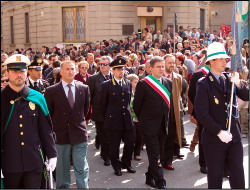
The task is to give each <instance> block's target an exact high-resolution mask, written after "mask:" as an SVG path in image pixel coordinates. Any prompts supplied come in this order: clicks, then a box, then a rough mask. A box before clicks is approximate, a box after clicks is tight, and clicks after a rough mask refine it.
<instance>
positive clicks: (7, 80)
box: [1, 79, 9, 83]
mask: <svg viewBox="0 0 250 190" xmlns="http://www.w3.org/2000/svg"><path fill="white" fill-rule="evenodd" d="M2 82H9V79H6V80H1V83H2Z"/></svg>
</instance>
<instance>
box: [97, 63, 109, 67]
mask: <svg viewBox="0 0 250 190" xmlns="http://www.w3.org/2000/svg"><path fill="white" fill-rule="evenodd" d="M99 65H100V66H107V65H109V64H108V63H100V64H99Z"/></svg>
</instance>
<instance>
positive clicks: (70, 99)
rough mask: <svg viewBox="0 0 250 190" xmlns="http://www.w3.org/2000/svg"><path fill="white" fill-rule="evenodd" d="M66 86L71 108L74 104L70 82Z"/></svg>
mask: <svg viewBox="0 0 250 190" xmlns="http://www.w3.org/2000/svg"><path fill="white" fill-rule="evenodd" d="M67 86H68V87H69V92H68V101H69V105H70V107H71V108H72V109H73V106H74V97H73V93H72V90H71V84H68V85H67Z"/></svg>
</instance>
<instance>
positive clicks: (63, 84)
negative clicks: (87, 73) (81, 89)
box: [62, 80, 76, 101]
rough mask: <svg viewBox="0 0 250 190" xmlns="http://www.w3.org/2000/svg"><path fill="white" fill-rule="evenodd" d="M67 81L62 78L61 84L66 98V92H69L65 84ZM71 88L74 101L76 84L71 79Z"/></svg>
mask: <svg viewBox="0 0 250 190" xmlns="http://www.w3.org/2000/svg"><path fill="white" fill-rule="evenodd" d="M68 84H69V83H67V82H65V81H64V80H62V86H63V90H64V92H65V94H66V97H67V98H68V93H69V87H68V86H67V85H68ZM70 84H71V90H72V93H73V98H74V101H75V99H76V98H75V96H76V95H75V94H76V84H75V80H73V81H72V82H71V83H70Z"/></svg>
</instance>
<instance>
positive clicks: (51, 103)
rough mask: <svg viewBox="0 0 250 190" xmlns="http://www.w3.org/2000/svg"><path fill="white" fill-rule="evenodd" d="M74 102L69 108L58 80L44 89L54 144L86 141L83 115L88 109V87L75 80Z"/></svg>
mask: <svg viewBox="0 0 250 190" xmlns="http://www.w3.org/2000/svg"><path fill="white" fill-rule="evenodd" d="M75 89H76V91H75V103H74V107H73V109H71V107H70V104H69V101H68V98H67V96H66V94H65V91H64V89H63V86H62V82H59V83H57V84H55V85H53V86H50V87H49V88H47V90H46V91H45V94H44V95H45V98H46V101H47V104H48V108H49V111H50V114H51V118H52V123H53V126H54V132H55V133H56V144H80V143H83V142H87V125H86V121H85V117H86V115H87V114H88V110H89V99H90V95H89V87H88V86H87V85H85V84H82V82H79V81H75Z"/></svg>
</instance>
